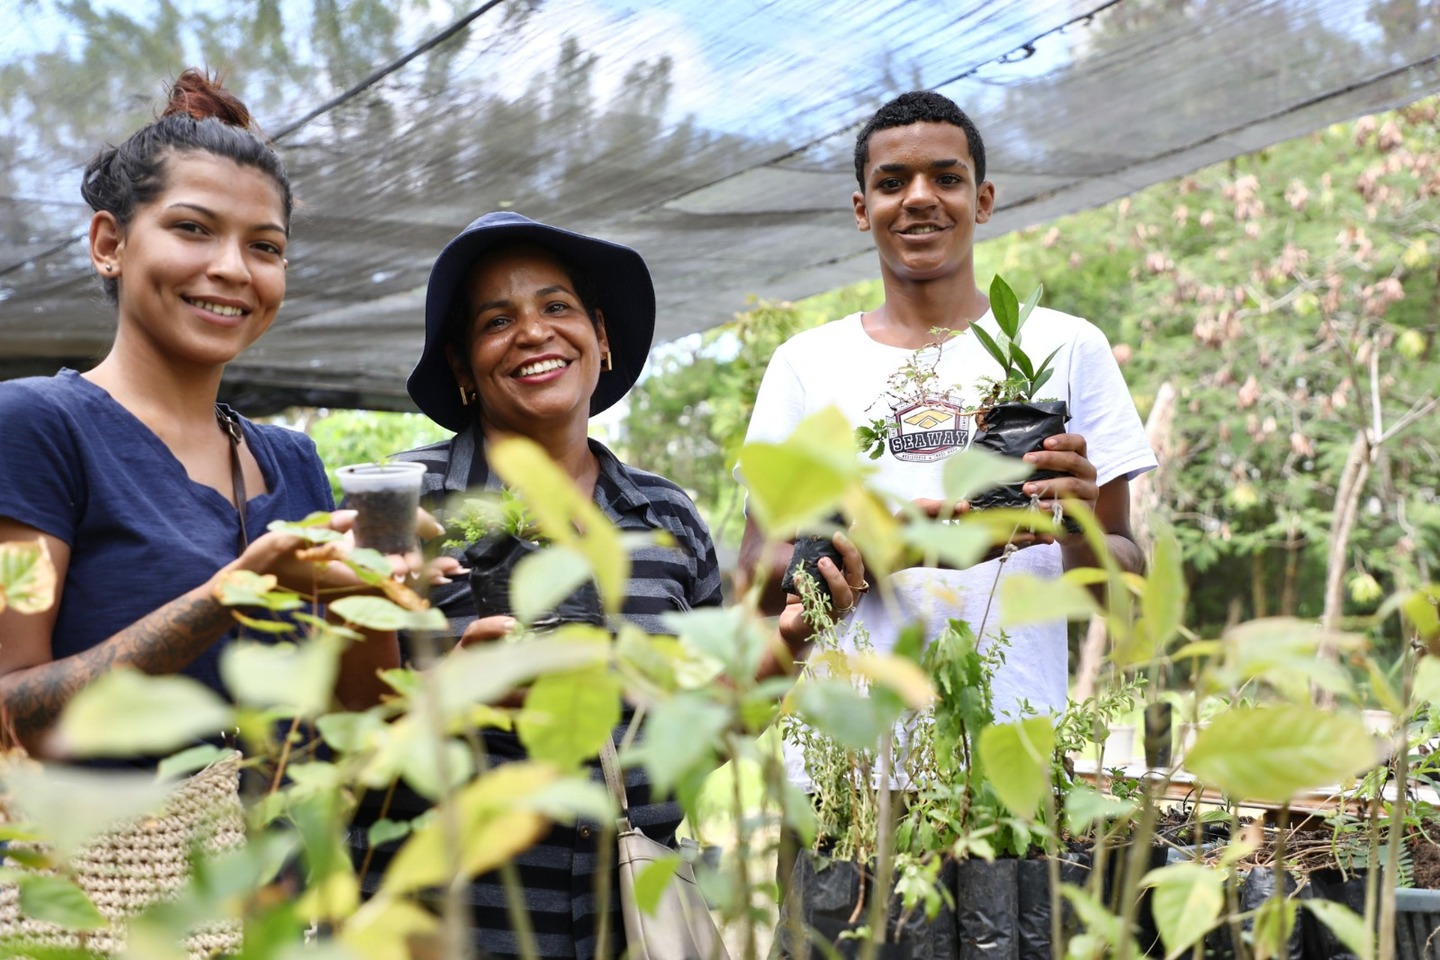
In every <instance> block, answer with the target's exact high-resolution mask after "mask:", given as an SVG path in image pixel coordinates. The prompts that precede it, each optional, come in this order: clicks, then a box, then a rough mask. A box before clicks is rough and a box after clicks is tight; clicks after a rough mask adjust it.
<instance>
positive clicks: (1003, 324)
mask: <svg viewBox="0 0 1440 960" xmlns="http://www.w3.org/2000/svg"><path fill="white" fill-rule="evenodd" d="M990 312H991V313H993V314H994V315H995V322H996V323H997V324H999V326H1000V329H1001V330H1002V331H1004V333H1005V336H1007V337H1009V338H1010V339H1011V340H1014V339H1015V338H1016V337H1017V336H1019V334H1020V301H1019V299H1018V298H1017V297H1016V296H1015V291H1014V290H1012V289H1010V284H1008V283H1006V282H1005V280H1004V278H1003V277H1001V276H1000V275H999V274H998V273H997V274H996V275H995V279H993V280H991V281H990ZM972 329H973V327H972Z"/></svg>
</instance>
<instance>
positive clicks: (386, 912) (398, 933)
mask: <svg viewBox="0 0 1440 960" xmlns="http://www.w3.org/2000/svg"><path fill="white" fill-rule="evenodd" d="M439 928H440V920H439V918H438V917H436V916H435V914H434V913H432V912H430V911H429V910H426V909H424V908H422V907H420V906H418V905H416V904H415V903H413V902H411V901H409V900H402V899H397V898H393V897H388V896H378V897H374V898H372V899H370V900H368V901H366V902H365V903H363V904H361V905H360V909H359V910H357V911H355V915H354V916H352V917H351V918H350V919H349V920H348V921H346V922H345V924H344V925H342V926H341V928H340V942H341V943H343V944H344V945H345V946H346V947H349V948H350V950H351V951H352V952H353V953H354V954H355V955H356V956H357V957H359V958H361V960H394V958H395V957H408V956H411V955H412V946H413V944H412V938H415V939H416V940H423V939H425V938H429V937H432V936H435V935H436V933H437V931H438V930H439Z"/></svg>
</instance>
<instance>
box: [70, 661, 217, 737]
mask: <svg viewBox="0 0 1440 960" xmlns="http://www.w3.org/2000/svg"><path fill="white" fill-rule="evenodd" d="M233 716H234V711H232V710H231V708H230V705H229V704H227V703H226V702H225V701H224V700H222V699H220V697H219V696H218V695H217V694H216V693H215V692H214V691H213V690H211V689H210V688H208V687H206V686H205V685H204V684H202V683H201V682H200V681H198V680H192V679H191V678H189V677H185V676H179V675H171V676H158V677H152V676H149V675H148V674H144V673H141V672H140V671H138V670H132V669H129V668H122V669H118V670H113V671H111V672H110V673H107V674H105V675H104V676H102V677H101V678H100V679H99V680H97V681H95V682H94V683H92V684H90V685H89V686H88V687H85V688H84V689H82V690H81V691H80V692H79V693H77V694H76V695H75V696H74V697H73V698H71V700H70V703H69V704H68V705H67V706H66V708H65V711H64V712H63V713H62V714H61V715H60V723H59V735H60V738H61V741H62V742H63V743H64V744H65V746H66V748H67V749H68V750H69V751H70V752H71V753H73V754H75V755H76V756H80V757H134V756H143V755H146V754H151V755H154V754H161V755H163V754H168V753H170V752H171V751H173V750H176V749H178V748H180V747H182V746H184V745H185V744H188V743H193V742H194V741H195V740H196V739H199V738H202V737H207V736H214V735H215V734H216V733H218V732H219V731H221V730H223V729H224V728H226V727H228V726H230V725H231V723H232V718H233Z"/></svg>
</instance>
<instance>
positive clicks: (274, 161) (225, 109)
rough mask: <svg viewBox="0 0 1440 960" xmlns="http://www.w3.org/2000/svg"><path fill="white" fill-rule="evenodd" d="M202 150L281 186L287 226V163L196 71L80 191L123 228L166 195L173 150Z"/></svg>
mask: <svg viewBox="0 0 1440 960" xmlns="http://www.w3.org/2000/svg"><path fill="white" fill-rule="evenodd" d="M194 151H204V152H206V153H213V154H215V155H216V156H218V157H224V158H226V159H227V160H233V161H234V162H235V163H238V164H240V165H241V166H247V167H254V168H255V169H257V170H260V171H261V172H263V173H266V174H269V176H270V178H271V179H272V180H274V181H275V185H276V186H277V187H279V188H280V199H281V202H282V204H283V205H284V208H285V227H286V228H287V229H288V228H289V226H290V211H291V208H292V207H293V205H294V200H293V197H292V195H291V192H290V177H289V175H288V174H286V172H285V164H284V163H283V162H282V161H281V159H280V156H279V154H277V153H276V152H275V151H274V150H273V149H272V148H271V147H270V145H269V144H267V143H266V142H265V141H264V140H262V139H261V138H260V136H259V135H258V134H257V133H256V132H255V131H254V130H253V129H252V121H251V118H250V111H249V109H248V108H247V107H246V106H245V104H244V103H242V102H241V101H240V99H239V98H238V97H236V96H235V95H234V94H233V93H231V92H230V91H228V90H226V89H225V88H224V87H223V86H221V83H220V80H219V78H218V77H217V78H212V77H210V76H207V75H206V74H205V73H202V72H201V71H199V70H195V69H193V68H192V69H189V70H186V71H185V72H184V73H182V74H180V76H179V77H177V78H176V80H175V83H174V84H173V85H172V86H171V88H170V99H169V102H168V103H166V105H165V110H164V112H163V113H161V115H160V118H159V119H158V120H154V121H152V122H151V123H147V124H146V125H145V126H143V127H141V128H140V129H139V130H137V131H135V132H134V133H133V134H131V135H130V137H129V139H127V140H126V141H125V142H124V143H122V144H120V145H119V146H118V147H113V146H106V147H105V148H104V149H102V150H101V151H100V152H99V153H97V154H95V156H94V157H93V158H92V159H91V160H90V162H89V163H88V164H86V166H85V179H84V180H83V181H82V182H81V184H80V192H81V194H82V195H83V196H84V197H85V202H86V203H88V204H90V209H92V210H94V211H95V212H97V213H99V212H101V211H104V212H106V213H110V214H112V215H113V216H114V217H115V220H116V222H117V223H119V224H120V226H121V227H122V228H123V227H125V226H126V225H127V224H129V222H130V219H131V217H133V216H134V215H135V211H136V209H137V208H139V207H141V206H144V205H145V204H147V203H149V202H150V201H151V200H154V199H155V198H156V197H157V196H159V195H160V194H161V193H163V192H164V190H165V161H166V159H167V158H168V157H169V155H170V154H171V153H172V152H175V153H186V152H194ZM103 284H104V287H105V296H106V298H108V299H109V300H110V302H111V303H114V302H116V299H117V290H118V285H117V282H116V281H115V280H114V279H108V278H107V279H105V280H103Z"/></svg>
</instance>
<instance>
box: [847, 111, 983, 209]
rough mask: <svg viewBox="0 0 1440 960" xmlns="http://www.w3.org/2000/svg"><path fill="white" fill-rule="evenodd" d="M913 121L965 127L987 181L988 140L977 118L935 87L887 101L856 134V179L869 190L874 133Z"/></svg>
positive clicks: (978, 176)
mask: <svg viewBox="0 0 1440 960" xmlns="http://www.w3.org/2000/svg"><path fill="white" fill-rule="evenodd" d="M912 123H949V124H953V125H954V126H957V127H959V128H960V129H961V130H964V131H965V139H966V141H967V142H968V143H969V146H970V159H972V160H974V161H975V182H976V183H977V184H979V183H984V182H985V141H984V140H982V139H981V138H980V131H979V130H978V129H976V127H975V122H974V121H973V120H971V119H970V117H969V116H967V115H966V113H965V111H964V110H961V109H960V108H959V107H957V106H955V101H953V100H951V99H950V98H949V97H947V96H945V95H944V94H940V93H936V92H935V91H934V90H911V91H910V92H909V93H902V94H900V96H898V97H896V98H895V99H893V100H891V101H890V102H889V103H887V104H885V105H884V106H883V107H881V108H880V109H879V110H876V111H875V115H874V116H872V117H871V118H870V119H869V120H867V121H866V122H865V126H863V127H861V128H860V132H859V134H857V135H856V137H855V180H856V182H858V183H859V184H860V190H861V191H862V192H863V191H864V190H865V164H867V163H869V162H870V137H871V136H872V135H873V134H874V133H875V131H877V130H889V129H890V128H891V127H908V126H910V125H911V124H912Z"/></svg>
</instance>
